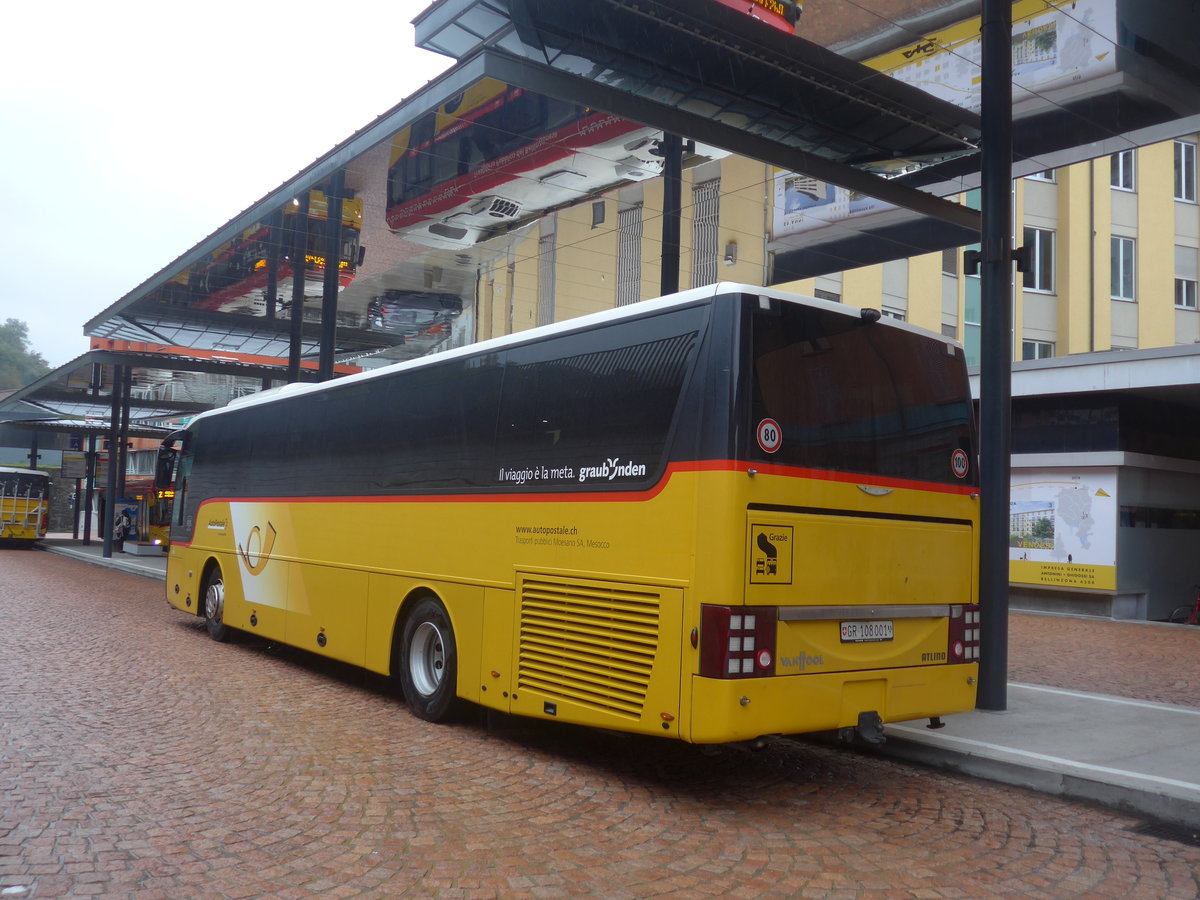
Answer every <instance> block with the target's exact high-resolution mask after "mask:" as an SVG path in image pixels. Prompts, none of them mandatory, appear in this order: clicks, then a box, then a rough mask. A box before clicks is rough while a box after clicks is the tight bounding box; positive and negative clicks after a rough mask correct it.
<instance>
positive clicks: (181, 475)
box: [171, 450, 192, 525]
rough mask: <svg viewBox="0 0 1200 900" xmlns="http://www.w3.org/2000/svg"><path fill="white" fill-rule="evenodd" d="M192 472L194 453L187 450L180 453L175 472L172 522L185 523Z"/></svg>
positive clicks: (176, 523) (175, 523) (174, 523)
mask: <svg viewBox="0 0 1200 900" xmlns="http://www.w3.org/2000/svg"><path fill="white" fill-rule="evenodd" d="M191 474H192V454H191V453H189V452H187V451H186V450H185V451H183V452H182V453H180V454H179V458H178V467H177V469H176V472H175V501H174V505H173V506H172V507H171V511H172V515H171V524H172V525H183V510H184V507H185V506H187V489H188V480H189V478H190V477H191Z"/></svg>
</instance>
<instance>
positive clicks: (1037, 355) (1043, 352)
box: [1021, 341, 1054, 359]
mask: <svg viewBox="0 0 1200 900" xmlns="http://www.w3.org/2000/svg"><path fill="white" fill-rule="evenodd" d="M1053 355H1054V342H1053V341H1021V359H1049V358H1050V357H1052V356H1053Z"/></svg>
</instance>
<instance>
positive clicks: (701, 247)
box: [692, 178, 721, 287]
mask: <svg viewBox="0 0 1200 900" xmlns="http://www.w3.org/2000/svg"><path fill="white" fill-rule="evenodd" d="M720 202H721V179H720V178H714V179H712V180H711V181H702V182H700V183H699V184H697V185H695V186H694V187H693V188H692V212H693V216H692V287H702V286H704V285H706V284H716V282H717V222H718V215H719V212H720Z"/></svg>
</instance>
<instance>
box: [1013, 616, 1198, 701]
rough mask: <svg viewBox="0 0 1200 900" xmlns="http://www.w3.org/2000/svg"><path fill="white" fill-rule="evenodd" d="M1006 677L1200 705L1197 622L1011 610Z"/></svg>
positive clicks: (1062, 686)
mask: <svg viewBox="0 0 1200 900" xmlns="http://www.w3.org/2000/svg"><path fill="white" fill-rule="evenodd" d="M1008 659H1009V664H1008V677H1009V678H1010V679H1011V680H1012V681H1023V682H1026V683H1029V684H1041V685H1046V686H1048V687H1060V688H1067V689H1069V690H1076V691H1089V692H1091V693H1094V694H1110V695H1112V696H1114V697H1130V698H1133V699H1136V700H1150V701H1153V702H1156V703H1170V704H1173V705H1175V706H1190V707H1200V628H1197V627H1195V626H1193V625H1164V624H1160V623H1157V622H1114V621H1111V620H1108V619H1079V618H1069V617H1065V616H1045V615H1038V614H1036V613H1013V614H1012V615H1011V616H1009V633H1008Z"/></svg>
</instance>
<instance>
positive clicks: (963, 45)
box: [866, 0, 1118, 115]
mask: <svg viewBox="0 0 1200 900" xmlns="http://www.w3.org/2000/svg"><path fill="white" fill-rule="evenodd" d="M979 27H980V20H979V19H978V18H974V19H968V20H966V21H964V22H959V23H958V24H955V25H950V26H947V27H946V28H944V29H942V30H941V31H938V32H935V33H932V34H925V35H922V37H921V38H920V39H918V40H917V41H915V42H914V43H912V44H907V45H905V46H903V47H900V48H898V49H895V50H891V51H889V52H887V53H885V54H883V55H881V56H877V57H875V58H874V59H869V60H866V64H867V65H869V66H871V67H872V68H874V69H878V70H880V71H881V72H886V73H887V74H888V75H890V76H892V77H893V78H896V79H899V80H900V81H904V82H907V83H909V84H912V85H915V86H917V87H919V88H921V89H922V90H924V91H927V92H929V93H930V94H933V96H935V97H938V98H940V99H942V100H949V101H950V102H951V103H957V104H958V105H959V106H962V107H965V108H967V109H971V110H978V109H979V104H980V90H979V88H980V79H979V67H980V58H981V55H982V43H981V41H980V37H979ZM1116 42H1117V4H1116V3H1115V2H1113V0H1074V2H1071V3H1058V4H1051V3H1047V2H1045V0H1017V2H1015V3H1014V4H1013V30H1012V57H1013V74H1012V83H1013V109H1014V114H1017V115H1019V113H1020V110H1021V108H1022V107H1025V106H1030V107H1037V106H1039V105H1044V104H1045V103H1047V102H1048V101H1049V102H1054V101H1055V100H1056V99H1057V98H1056V97H1055V92H1056V91H1059V90H1068V89H1069V90H1072V91H1075V92H1078V91H1079V89H1080V86H1081V85H1084V84H1086V83H1088V82H1092V81H1097V80H1099V79H1100V78H1102V77H1104V76H1106V75H1110V74H1112V73H1113V72H1115V71H1116V70H1117V63H1118V59H1117V54H1116V53H1115V52H1113V48H1114V46H1115V45H1116ZM1047 95H1049V96H1047Z"/></svg>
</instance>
